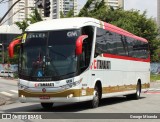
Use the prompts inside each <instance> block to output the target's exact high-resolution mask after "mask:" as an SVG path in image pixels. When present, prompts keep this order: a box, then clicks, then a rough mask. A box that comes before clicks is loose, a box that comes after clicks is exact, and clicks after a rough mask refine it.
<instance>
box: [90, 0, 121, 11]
mask: <svg viewBox="0 0 160 122" xmlns="http://www.w3.org/2000/svg"><path fill="white" fill-rule="evenodd" d="M100 1H102V0H94V1H93V2H92V4H91V6H90V9H91V10H92V9H94V7H95V3H96V2H100ZM104 2H105V4H106V5H107V6H112V7H113V8H114V9H117V8H119V7H120V8H124V0H104Z"/></svg>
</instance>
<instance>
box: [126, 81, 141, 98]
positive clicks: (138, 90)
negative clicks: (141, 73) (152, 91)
mask: <svg viewBox="0 0 160 122" xmlns="http://www.w3.org/2000/svg"><path fill="white" fill-rule="evenodd" d="M140 95H141V83H140V82H138V83H137V86H136V93H134V94H131V95H127V98H128V99H136V100H138V99H139V98H140Z"/></svg>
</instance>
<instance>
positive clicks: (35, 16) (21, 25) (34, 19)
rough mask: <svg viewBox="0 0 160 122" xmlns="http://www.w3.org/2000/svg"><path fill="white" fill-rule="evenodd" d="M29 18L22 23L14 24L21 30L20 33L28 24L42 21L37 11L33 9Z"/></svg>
mask: <svg viewBox="0 0 160 122" xmlns="http://www.w3.org/2000/svg"><path fill="white" fill-rule="evenodd" d="M29 17H30V18H26V19H25V20H23V21H22V22H15V24H16V25H17V26H18V27H19V28H20V29H21V30H22V32H24V31H25V29H26V28H27V27H28V26H29V24H33V23H36V22H39V21H42V20H43V19H42V17H41V15H40V14H39V13H38V10H37V9H34V10H33V13H32V14H30V15H29Z"/></svg>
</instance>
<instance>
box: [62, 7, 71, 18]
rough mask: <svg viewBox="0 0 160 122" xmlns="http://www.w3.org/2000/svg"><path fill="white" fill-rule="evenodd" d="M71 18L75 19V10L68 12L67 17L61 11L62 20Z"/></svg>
mask: <svg viewBox="0 0 160 122" xmlns="http://www.w3.org/2000/svg"><path fill="white" fill-rule="evenodd" d="M70 17H74V10H73V9H71V10H70V11H68V12H67V14H66V15H65V14H64V13H63V12H62V11H60V18H70Z"/></svg>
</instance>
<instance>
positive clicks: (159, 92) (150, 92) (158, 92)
mask: <svg viewBox="0 0 160 122" xmlns="http://www.w3.org/2000/svg"><path fill="white" fill-rule="evenodd" d="M146 94H160V92H146Z"/></svg>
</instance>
